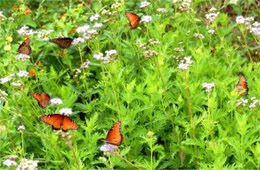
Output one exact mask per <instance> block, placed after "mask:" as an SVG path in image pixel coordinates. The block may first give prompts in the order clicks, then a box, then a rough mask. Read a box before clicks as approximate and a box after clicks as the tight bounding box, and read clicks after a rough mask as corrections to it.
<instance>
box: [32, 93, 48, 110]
mask: <svg viewBox="0 0 260 170" xmlns="http://www.w3.org/2000/svg"><path fill="white" fill-rule="evenodd" d="M32 97H34V98H35V99H36V100H37V101H38V104H39V106H41V107H42V108H46V107H47V106H48V104H49V102H50V96H49V95H48V94H47V93H41V94H38V93H32Z"/></svg>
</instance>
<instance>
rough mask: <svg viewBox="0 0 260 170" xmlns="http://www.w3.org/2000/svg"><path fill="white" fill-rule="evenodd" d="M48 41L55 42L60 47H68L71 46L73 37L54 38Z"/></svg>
mask: <svg viewBox="0 0 260 170" xmlns="http://www.w3.org/2000/svg"><path fill="white" fill-rule="evenodd" d="M50 41H51V42H53V43H55V44H57V45H58V46H59V47H60V48H69V47H70V46H71V43H72V41H73V39H72V38H55V39H52V40H50Z"/></svg>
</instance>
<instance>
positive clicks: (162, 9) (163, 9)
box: [157, 8, 167, 13]
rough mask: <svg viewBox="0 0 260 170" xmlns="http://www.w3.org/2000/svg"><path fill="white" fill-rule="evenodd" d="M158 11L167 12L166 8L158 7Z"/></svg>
mask: <svg viewBox="0 0 260 170" xmlns="http://www.w3.org/2000/svg"><path fill="white" fill-rule="evenodd" d="M157 12H160V13H166V12H167V10H166V9H165V8H157Z"/></svg>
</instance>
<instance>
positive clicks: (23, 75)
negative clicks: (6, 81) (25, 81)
mask: <svg viewBox="0 0 260 170" xmlns="http://www.w3.org/2000/svg"><path fill="white" fill-rule="evenodd" d="M28 75H29V73H28V71H26V70H21V71H19V72H18V73H17V76H18V77H20V78H22V77H26V76H28Z"/></svg>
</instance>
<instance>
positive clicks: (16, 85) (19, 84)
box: [11, 81, 22, 87]
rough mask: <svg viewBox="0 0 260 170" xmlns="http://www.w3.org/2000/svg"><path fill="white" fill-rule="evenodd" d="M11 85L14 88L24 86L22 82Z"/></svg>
mask: <svg viewBox="0 0 260 170" xmlns="http://www.w3.org/2000/svg"><path fill="white" fill-rule="evenodd" d="M11 85H12V86H14V87H20V86H21V85H22V82H21V81H17V82H12V83H11Z"/></svg>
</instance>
